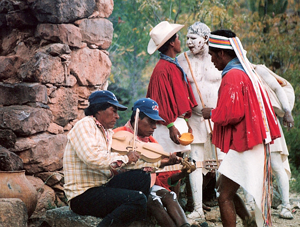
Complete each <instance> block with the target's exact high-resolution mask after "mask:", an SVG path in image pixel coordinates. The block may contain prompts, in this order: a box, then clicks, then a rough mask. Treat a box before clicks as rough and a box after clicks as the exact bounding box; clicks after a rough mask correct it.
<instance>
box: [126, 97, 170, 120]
mask: <svg viewBox="0 0 300 227" xmlns="http://www.w3.org/2000/svg"><path fill="white" fill-rule="evenodd" d="M137 108H139V110H140V111H141V112H143V113H144V114H145V115H146V116H147V117H149V118H151V119H152V120H155V121H165V120H164V119H162V118H161V117H160V116H159V114H158V104H157V102H155V101H154V100H152V99H149V98H142V99H139V100H137V101H136V102H135V103H134V105H133V107H132V110H133V111H136V109H137Z"/></svg>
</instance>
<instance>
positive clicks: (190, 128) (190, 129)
mask: <svg viewBox="0 0 300 227" xmlns="http://www.w3.org/2000/svg"><path fill="white" fill-rule="evenodd" d="M186 124H187V126H188V132H189V133H191V134H193V129H192V127H191V126H190V124H189V122H188V121H187V122H186Z"/></svg>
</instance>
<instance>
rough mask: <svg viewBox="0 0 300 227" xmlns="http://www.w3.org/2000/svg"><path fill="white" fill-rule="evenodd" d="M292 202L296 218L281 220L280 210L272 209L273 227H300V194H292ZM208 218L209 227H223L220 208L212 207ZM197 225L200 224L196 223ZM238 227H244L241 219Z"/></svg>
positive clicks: (207, 215)
mask: <svg viewBox="0 0 300 227" xmlns="http://www.w3.org/2000/svg"><path fill="white" fill-rule="evenodd" d="M290 202H291V206H292V207H293V209H292V212H293V216H294V218H293V219H292V220H287V219H282V218H279V213H280V209H273V208H272V227H300V194H296V193H290ZM206 218H207V220H206V222H207V223H208V226H209V227H222V223H221V220H220V212H219V207H218V206H215V207H212V210H211V211H208V212H206ZM195 224H200V223H199V222H198V223H197V222H196V223H195ZM236 226H237V227H243V224H242V221H241V219H240V218H238V219H237V225H236Z"/></svg>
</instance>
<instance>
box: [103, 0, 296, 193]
mask: <svg viewBox="0 0 300 227" xmlns="http://www.w3.org/2000/svg"><path fill="white" fill-rule="evenodd" d="M299 6H300V1H299V0H248V1H247V0H219V1H218V0H209V1H205V0H164V1H159V0H122V1H114V11H113V13H112V15H111V17H110V18H109V19H110V21H111V22H112V23H113V25H114V37H113V42H112V45H111V47H110V49H109V53H110V59H111V61H112V64H113V66H112V71H111V75H110V78H109V87H108V89H109V90H111V91H113V92H114V93H115V94H116V95H117V97H118V99H119V100H120V101H121V102H122V103H123V104H124V105H127V106H128V107H129V110H130V109H131V107H132V105H133V102H134V101H136V100H137V99H139V98H142V97H145V95H146V91H147V87H148V82H149V79H150V76H151V73H152V70H153V68H154V66H155V64H156V62H157V60H158V53H155V54H153V55H152V56H150V55H149V54H148V53H147V45H148V42H149V39H150V37H149V32H150V31H151V29H152V28H153V27H154V26H155V25H156V24H158V23H159V22H160V21H163V20H167V21H169V22H171V23H179V24H184V25H185V27H184V28H183V29H182V30H181V31H180V32H179V38H180V40H181V42H182V43H181V44H182V50H183V51H186V50H187V47H186V45H185V41H186V40H185V35H186V33H187V28H188V26H190V25H192V24H193V23H194V22H196V21H201V22H204V23H206V24H207V25H208V26H209V27H210V29H211V30H212V31H213V30H216V29H221V28H222V29H231V30H233V31H234V32H235V33H236V34H237V36H238V37H239V38H240V39H241V41H242V43H243V46H244V49H245V50H247V56H248V58H249V60H250V61H251V62H253V63H255V64H265V65H266V66H268V67H269V68H270V69H271V70H273V71H274V72H275V73H277V74H278V75H280V76H282V77H284V78H285V79H287V80H288V81H289V82H290V83H291V84H292V85H293V87H294V89H295V94H296V99H295V100H296V103H295V106H294V109H293V116H294V120H295V127H294V128H293V129H291V130H290V131H287V130H286V129H285V128H284V133H285V138H286V141H287V144H288V148H289V152H290V156H289V160H290V164H291V168H292V180H291V186H292V190H296V191H298V192H300V174H299V172H300V158H299V157H300V129H299V119H300V115H299V112H300V104H299V102H298V100H299V95H300V92H299V81H300V78H299V72H300V64H299V63H300V53H299V51H300V45H299V44H300V42H299V37H300V11H299ZM130 114H131V111H125V112H120V119H119V121H118V125H117V126H120V125H123V124H124V123H125V122H126V121H127V120H128V119H129V115H130Z"/></svg>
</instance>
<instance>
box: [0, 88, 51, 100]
mask: <svg viewBox="0 0 300 227" xmlns="http://www.w3.org/2000/svg"><path fill="white" fill-rule="evenodd" d="M0 94H1V96H0V105H4V106H9V105H22V104H26V103H35V102H40V103H44V104H47V100H48V96H47V87H46V86H44V85H42V84H38V83H18V84H4V83H0Z"/></svg>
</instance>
